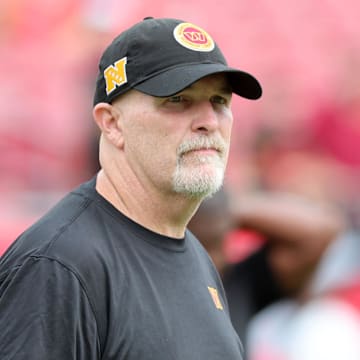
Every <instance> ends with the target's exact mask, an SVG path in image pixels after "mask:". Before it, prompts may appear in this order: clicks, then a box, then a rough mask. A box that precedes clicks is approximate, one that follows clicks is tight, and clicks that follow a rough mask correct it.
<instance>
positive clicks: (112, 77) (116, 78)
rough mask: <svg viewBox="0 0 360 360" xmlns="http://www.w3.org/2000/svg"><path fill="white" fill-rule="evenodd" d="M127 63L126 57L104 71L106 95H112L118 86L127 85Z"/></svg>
mask: <svg viewBox="0 0 360 360" xmlns="http://www.w3.org/2000/svg"><path fill="white" fill-rule="evenodd" d="M126 63H127V58H126V56H125V57H123V58H122V59H120V60H118V61H116V62H115V63H114V65H110V66H108V67H107V68H106V69H105V71H104V78H105V82H106V94H107V95H109V94H111V93H112V92H113V91H114V90H115V89H116V87H117V86H121V85H124V84H126V83H127V77H126V70H125V65H126Z"/></svg>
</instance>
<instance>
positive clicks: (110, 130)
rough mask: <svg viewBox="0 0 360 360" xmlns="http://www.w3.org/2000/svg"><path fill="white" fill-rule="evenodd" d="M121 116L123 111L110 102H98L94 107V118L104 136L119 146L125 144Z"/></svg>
mask: <svg viewBox="0 0 360 360" xmlns="http://www.w3.org/2000/svg"><path fill="white" fill-rule="evenodd" d="M120 117H121V112H119V111H118V110H117V109H116V108H115V107H114V106H112V105H111V104H108V103H98V104H96V105H95V107H94V109H93V118H94V120H95V122H96V124H97V126H98V127H99V128H100V130H101V132H102V134H103V136H104V137H105V138H106V139H107V140H108V141H109V142H110V143H112V144H113V145H114V146H116V147H117V148H121V147H123V145H124V139H123V133H122V129H121V121H120V120H121V119H120Z"/></svg>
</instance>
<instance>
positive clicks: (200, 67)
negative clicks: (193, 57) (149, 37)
mask: <svg viewBox="0 0 360 360" xmlns="http://www.w3.org/2000/svg"><path fill="white" fill-rule="evenodd" d="M219 73H226V74H227V76H228V78H229V82H230V85H231V87H232V90H233V92H234V93H235V94H237V95H239V96H242V97H244V98H246V99H251V100H256V99H258V98H260V97H261V94H262V89H261V85H260V83H259V82H258V81H257V80H256V79H255V77H253V76H252V75H250V74H249V73H247V72H244V71H241V70H237V69H233V68H230V67H228V66H226V65H222V64H189V65H186V66H181V67H176V68H172V69H168V70H166V71H164V72H161V73H159V74H157V75H155V76H153V77H151V78H149V79H147V80H145V81H143V82H141V83H140V84H137V85H135V86H134V88H135V89H137V90H139V91H141V92H143V93H146V94H149V95H152V96H159V97H166V96H171V95H174V94H176V93H178V92H180V91H182V90H184V89H185V88H186V87H188V86H190V85H191V84H193V83H194V82H196V81H198V80H200V79H201V78H203V77H205V76H208V75H212V74H219Z"/></svg>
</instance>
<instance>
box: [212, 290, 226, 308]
mask: <svg viewBox="0 0 360 360" xmlns="http://www.w3.org/2000/svg"><path fill="white" fill-rule="evenodd" d="M208 290H209V293H210V295H211V298H212V299H213V301H214V304H215V307H216V308H217V309H219V310H224V308H223V306H222V303H221V301H220V298H219V294H218V291H217V290H216V289H215V288H213V287H211V286H208Z"/></svg>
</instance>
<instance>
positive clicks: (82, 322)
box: [0, 257, 100, 360]
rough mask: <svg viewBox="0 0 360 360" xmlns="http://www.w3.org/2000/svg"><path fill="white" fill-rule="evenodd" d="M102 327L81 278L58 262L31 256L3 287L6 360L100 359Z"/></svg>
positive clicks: (0, 324) (0, 330)
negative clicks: (100, 327) (99, 337)
mask: <svg viewBox="0 0 360 360" xmlns="http://www.w3.org/2000/svg"><path fill="white" fill-rule="evenodd" d="M99 353H100V350H99V341H98V333H97V326H96V321H95V317H94V313H93V311H92V308H91V305H90V303H89V300H88V298H87V296H86V293H85V291H84V289H83V287H82V286H81V283H80V282H79V280H78V278H77V277H76V276H75V274H74V273H73V272H72V271H70V270H69V269H68V268H66V267H64V266H63V265H62V264H60V263H59V262H57V261H56V260H52V259H48V258H44V257H40V258H29V259H28V260H26V262H24V263H23V264H22V265H21V266H19V267H18V268H17V269H15V270H13V271H11V272H10V273H9V274H7V276H6V277H3V278H2V280H1V284H0V358H1V359H3V360H5V359H16V360H22V359H24V360H25V359H26V360H45V359H46V360H51V359H54V360H55V359H57V360H59V359H66V360H71V359H77V360H85V359H86V360H92V359H99Z"/></svg>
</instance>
